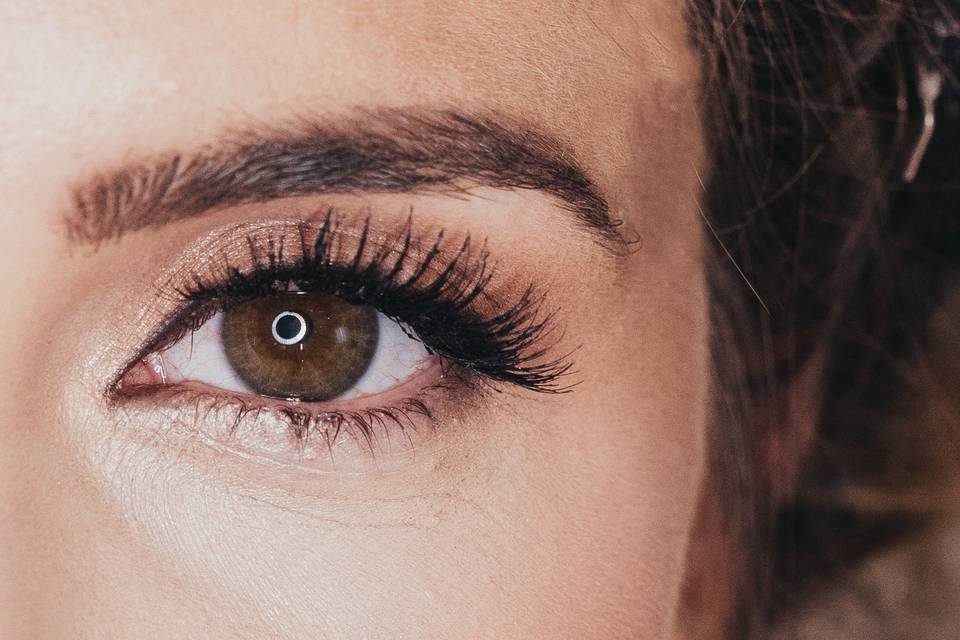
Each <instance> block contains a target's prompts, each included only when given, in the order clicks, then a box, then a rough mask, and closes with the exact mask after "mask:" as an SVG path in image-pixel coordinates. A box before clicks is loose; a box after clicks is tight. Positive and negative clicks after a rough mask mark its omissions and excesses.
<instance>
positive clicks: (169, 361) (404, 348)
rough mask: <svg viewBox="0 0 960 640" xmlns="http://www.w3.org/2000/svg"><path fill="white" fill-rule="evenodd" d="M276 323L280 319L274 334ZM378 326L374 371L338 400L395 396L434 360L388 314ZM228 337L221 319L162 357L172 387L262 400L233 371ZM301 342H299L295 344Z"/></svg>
mask: <svg viewBox="0 0 960 640" xmlns="http://www.w3.org/2000/svg"><path fill="white" fill-rule="evenodd" d="M281 315H282V314H281ZM279 317H280V316H278V317H277V318H279ZM276 322H277V319H274V324H273V329H274V332H275V330H276ZM377 326H378V329H379V339H378V341H377V349H376V351H375V352H374V354H373V358H372V359H371V361H370V365H369V366H368V367H367V370H366V371H365V372H364V373H363V375H362V376H360V379H359V380H357V382H356V383H355V384H354V385H353V387H351V388H350V389H349V390H347V391H346V392H345V393H343V394H341V395H340V396H339V397H338V399H349V398H356V397H360V396H370V395H376V394H379V393H383V392H385V391H389V390H390V389H392V388H393V387H395V386H397V385H399V384H402V383H403V382H405V381H406V380H407V379H409V378H410V377H411V376H412V375H414V374H415V373H416V372H417V371H418V370H419V369H421V368H423V367H424V366H425V364H426V363H427V361H428V360H429V359H430V354H429V353H428V352H427V350H426V348H424V346H423V345H422V344H421V343H420V342H419V341H418V340H414V339H413V338H411V337H409V336H408V335H407V334H406V333H404V331H403V329H402V328H401V327H400V325H399V324H397V323H396V322H394V321H393V320H391V319H390V318H387V317H386V316H384V315H383V314H382V313H378V314H377ZM222 331H223V314H222V313H217V314H216V315H214V316H213V317H212V318H210V319H209V320H208V321H207V322H206V323H204V325H203V326H202V327H200V328H199V329H197V330H196V331H195V332H193V333H192V334H191V333H188V334H187V335H185V336H184V337H183V338H181V339H180V340H178V341H177V342H176V343H175V344H173V345H171V346H170V347H168V348H167V349H166V350H164V351H163V353H162V354H161V357H162V359H163V367H164V371H165V374H166V378H167V382H170V383H174V382H185V381H191V382H199V383H202V384H206V385H209V386H211V387H216V388H219V389H223V390H224V391H231V392H234V393H249V394H256V392H255V391H254V390H253V389H251V388H250V387H249V385H247V384H246V383H245V382H243V381H242V380H241V379H240V378H239V377H237V374H236V372H235V371H234V370H233V367H231V366H230V362H229V360H227V354H226V352H225V351H224V349H223V340H222V339H221V336H222ZM297 341H299V339H297V340H294V342H297ZM291 344H292V343H291Z"/></svg>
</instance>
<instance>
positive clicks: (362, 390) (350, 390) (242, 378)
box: [147, 291, 432, 402]
mask: <svg viewBox="0 0 960 640" xmlns="http://www.w3.org/2000/svg"><path fill="white" fill-rule="evenodd" d="M431 360H432V356H431V355H430V353H429V352H428V351H427V350H426V348H424V346H423V345H422V344H421V343H420V342H419V341H417V340H415V339H413V338H411V337H409V336H408V335H407V333H406V332H405V331H404V329H403V328H402V327H401V326H400V325H399V324H398V323H397V322H395V321H394V320H391V319H390V318H388V317H386V316H385V315H383V314H382V313H380V312H378V311H376V310H375V309H374V308H373V307H370V306H367V305H355V304H350V303H348V302H346V301H344V300H343V299H341V298H339V297H337V296H335V295H330V294H322V293H307V292H301V291H296V292H284V293H278V294H275V295H269V296H262V297H259V298H255V299H252V300H247V301H244V302H241V303H239V304H235V305H232V306H230V307H229V308H228V309H227V310H225V311H220V312H218V313H216V314H215V315H213V316H212V317H211V318H210V319H209V320H207V321H206V322H205V323H204V324H203V325H202V326H201V327H199V328H198V329H196V330H195V331H193V332H190V333H188V334H186V335H185V336H184V337H182V338H180V339H179V340H178V341H177V342H175V343H174V344H172V345H170V346H169V347H167V348H166V349H164V350H162V351H160V352H157V353H155V354H152V355H151V356H149V357H148V359H147V361H148V362H149V363H150V364H151V366H152V367H153V369H154V370H155V371H156V372H157V373H158V374H160V375H161V377H162V378H163V379H164V381H165V382H168V383H178V382H195V383H200V384H204V385H208V386H210V387H216V388H219V389H222V390H224V391H230V392H235V393H244V394H254V395H260V396H267V397H271V398H279V399H285V400H297V401H303V402H323V401H327V400H333V399H348V398H355V397H362V396H371V395H376V394H380V393H383V392H385V391H389V390H390V389H391V388H393V387H395V386H397V385H399V384H402V383H403V382H404V381H405V380H407V379H409V378H411V377H412V376H414V375H415V374H416V373H417V372H418V371H419V370H421V369H423V368H425V367H427V366H428V365H429V364H430V362H431Z"/></svg>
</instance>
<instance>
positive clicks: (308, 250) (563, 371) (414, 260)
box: [137, 209, 572, 393]
mask: <svg viewBox="0 0 960 640" xmlns="http://www.w3.org/2000/svg"><path fill="white" fill-rule="evenodd" d="M339 225H340V219H339V217H338V216H337V215H336V213H335V212H334V211H333V210H332V209H331V210H328V211H327V213H326V216H325V217H324V219H323V221H322V223H320V225H319V226H316V225H307V224H305V223H301V224H299V225H298V226H297V231H298V233H297V234H296V236H295V238H294V241H295V242H297V244H298V245H299V246H298V247H297V248H296V249H297V252H296V253H297V257H296V258H295V259H294V260H288V259H287V258H286V257H285V255H288V254H289V253H290V252H289V251H285V248H286V243H287V242H289V241H290V239H289V236H288V235H284V236H281V239H279V240H276V239H269V240H266V241H263V240H262V239H259V238H258V237H257V236H256V235H248V236H247V239H246V246H247V249H248V251H249V258H250V265H251V266H249V267H247V268H246V269H244V270H241V269H240V268H238V267H236V266H234V265H233V264H229V263H225V264H224V265H223V267H222V268H221V269H220V273H219V274H218V275H217V276H214V277H213V278H210V277H209V276H208V277H206V278H204V277H202V276H200V275H197V276H194V278H193V279H192V282H191V283H190V284H188V285H187V286H185V287H183V288H180V289H178V290H177V293H178V295H179V296H180V297H181V298H182V300H183V302H184V303H183V305H182V306H181V310H180V311H179V312H178V313H176V314H174V317H173V319H172V320H169V321H168V322H166V323H165V328H164V329H163V330H162V331H161V333H160V335H159V336H158V337H156V338H154V339H153V340H152V341H151V343H150V346H149V347H148V348H146V349H144V350H143V353H142V355H141V358H142V357H145V356H146V355H147V354H148V353H152V352H155V351H160V350H162V349H164V348H166V347H167V346H169V345H171V344H173V343H175V342H176V341H177V340H179V339H180V338H182V337H183V336H184V335H186V334H187V333H188V332H190V331H193V330H196V329H198V328H199V327H200V326H202V325H203V324H204V323H205V322H206V321H207V320H208V319H209V318H210V317H212V316H213V315H214V314H215V313H217V312H219V311H223V310H224V309H227V308H229V307H230V306H231V305H232V304H237V303H240V302H243V301H246V300H251V299H255V298H258V297H261V296H265V295H271V294H275V293H278V292H280V291H282V290H283V289H284V288H285V287H287V286H289V284H290V283H293V284H295V285H296V286H297V287H298V288H300V289H302V290H308V291H320V292H323V293H330V294H334V295H337V296H340V297H341V298H343V299H345V300H347V301H348V302H352V303H355V304H365V305H370V306H373V307H375V308H376V309H377V310H378V311H380V312H381V313H383V314H384V315H386V316H387V317H389V318H391V319H392V320H394V321H396V322H398V323H400V324H401V326H402V327H403V328H404V330H405V331H406V332H407V333H408V334H409V335H411V337H413V338H415V339H418V340H419V341H420V342H422V343H423V344H424V346H425V347H426V348H427V350H428V351H430V352H431V353H434V354H436V355H439V356H440V357H442V358H444V359H445V360H447V361H448V362H450V363H452V364H455V365H457V366H460V367H463V368H465V369H467V370H469V371H471V372H472V373H475V374H478V375H479V376H480V378H481V379H486V380H490V381H500V382H506V383H510V384H515V385H518V386H520V387H523V388H527V389H530V390H534V391H539V392H547V393H562V392H565V391H567V390H569V389H570V386H571V385H564V384H562V380H561V379H562V378H564V377H565V376H566V375H568V374H569V373H570V370H571V366H572V363H571V362H570V361H569V356H570V354H569V353H568V354H564V355H562V356H559V357H555V358H551V357H549V356H548V354H549V353H550V352H551V351H552V350H553V348H554V347H555V345H556V343H557V342H559V340H560V337H561V335H560V333H559V331H558V330H557V329H556V327H555V319H556V314H555V313H554V312H552V311H551V312H547V311H544V297H543V296H542V295H539V294H538V293H536V292H535V290H534V287H533V286H532V285H530V286H528V287H526V288H525V289H524V290H523V292H522V293H521V294H520V296H519V297H518V298H517V300H516V301H515V302H514V303H513V304H512V305H510V306H509V307H508V308H506V309H504V310H502V311H494V312H493V315H491V316H483V315H481V314H480V313H479V311H478V310H477V309H476V303H477V301H478V300H480V299H484V300H487V301H490V300H491V298H490V295H489V292H488V290H487V289H488V284H489V283H490V280H491V278H492V276H493V270H492V268H490V267H489V254H488V252H487V250H486V245H485V243H484V245H483V246H482V247H481V248H480V249H479V250H476V249H473V248H472V246H471V240H470V237H469V236H467V237H466V238H465V239H464V241H463V242H462V243H461V244H460V245H459V247H458V248H457V250H456V251H455V253H454V254H453V256H452V257H451V258H450V259H449V260H447V261H446V264H441V262H442V256H443V255H444V253H445V250H446V247H445V240H444V233H443V231H440V232H438V233H437V234H436V236H435V238H434V240H433V242H432V243H430V244H424V243H421V242H419V241H418V239H417V238H415V237H414V235H413V221H412V216H411V217H409V218H408V219H407V222H406V225H405V227H404V229H403V231H402V233H401V234H400V236H399V238H398V240H397V241H395V242H388V243H383V244H379V245H378V246H377V247H375V248H374V249H372V250H371V248H370V247H371V245H372V243H371V242H370V219H369V217H368V218H367V219H366V220H365V221H364V223H363V226H362V229H361V232H360V235H359V236H358V237H357V242H356V245H355V246H352V247H349V248H347V247H345V243H344V242H342V241H339V240H338V238H341V235H340V233H339ZM313 235H315V238H313V239H311V236H313ZM421 248H424V249H425V250H423V251H420V249H421ZM415 250H416V251H415ZM414 253H416V254H417V255H416V256H414ZM494 302H496V301H494ZM491 306H494V307H496V305H495V304H494V305H491ZM137 361H139V358H138V360H137Z"/></svg>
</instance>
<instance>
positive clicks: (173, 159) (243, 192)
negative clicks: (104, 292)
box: [64, 110, 625, 248]
mask: <svg viewBox="0 0 960 640" xmlns="http://www.w3.org/2000/svg"><path fill="white" fill-rule="evenodd" d="M502 122H503V121H502V120H500V119H494V118H492V117H471V116H467V115H464V114H460V113H457V112H453V111H435V110H425V111H424V110H415V111H410V110H385V111H375V112H362V113H360V114H359V115H354V116H351V117H350V118H348V119H345V120H343V121H336V122H334V121H329V122H328V121H306V120H301V121H299V122H297V123H295V124H293V125H291V126H288V127H286V128H283V129H277V128H274V129H268V130H262V129H251V130H246V131H243V132H241V133H238V134H234V135H232V136H230V137H229V138H228V139H226V140H221V141H220V142H218V143H216V144H212V145H208V146H205V147H201V148H200V149H198V150H197V151H195V152H192V153H181V152H174V153H169V154H167V155H163V156H159V157H157V158H155V159H153V160H150V161H144V162H139V163H134V164H130V165H126V166H123V167H120V168H119V169H116V170H114V171H110V172H105V173H101V174H98V175H95V176H94V177H93V178H92V179H91V180H89V181H88V182H86V183H83V184H81V185H79V186H77V187H76V188H75V189H74V190H73V204H74V206H73V208H72V210H71V211H69V212H68V213H67V215H66V217H65V220H64V222H65V224H66V228H67V236H68V239H69V242H70V243H72V244H82V243H97V242H100V241H103V240H108V239H111V238H117V237H119V236H121V235H123V234H125V233H128V232H131V231H135V230H138V229H143V228H145V227H152V226H159V225H164V224H167V223H170V222H174V221H176V220H180V219H183V218H188V217H192V216H196V215H199V214H202V213H204V212H208V211H212V210H217V209H222V208H224V207H228V206H236V205H240V204H249V203H256V202H266V201H269V200H274V199H279V198H287V197H294V196H306V195H315V194H322V193H359V192H368V193H400V192H418V191H429V190H439V189H451V190H455V191H456V190H463V189H465V188H467V187H468V186H474V185H477V186H480V185H482V186H492V187H498V188H505V189H536V190H540V191H543V192H545V193H547V194H549V195H551V196H553V197H555V198H556V199H557V201H558V202H559V203H560V205H561V207H562V208H563V209H566V210H567V211H569V212H571V213H572V214H573V216H574V218H575V219H576V221H577V222H578V223H579V226H581V227H583V228H586V229H589V230H590V231H591V233H592V234H593V235H594V237H595V238H596V239H597V241H598V242H599V243H600V244H602V245H604V246H606V247H608V248H613V247H617V246H621V245H623V244H624V242H625V241H624V239H623V237H622V236H621V234H620V233H619V230H618V226H619V222H618V221H615V220H612V219H611V217H610V211H609V206H608V204H607V202H606V200H605V199H604V198H603V197H602V196H601V195H600V193H599V191H598V189H597V188H596V186H595V185H594V184H593V182H592V181H591V180H590V179H589V178H588V177H587V174H586V172H585V171H584V170H583V169H582V168H581V167H580V166H579V165H578V164H577V163H576V161H575V160H573V154H572V153H571V151H570V150H569V149H567V148H566V147H565V146H564V145H563V144H561V143H560V142H559V141H558V140H557V139H555V138H553V137H550V136H548V135H545V134H543V133H539V132H536V131H533V130H532V129H530V128H525V127H522V126H509V125H507V124H503V123H502Z"/></svg>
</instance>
